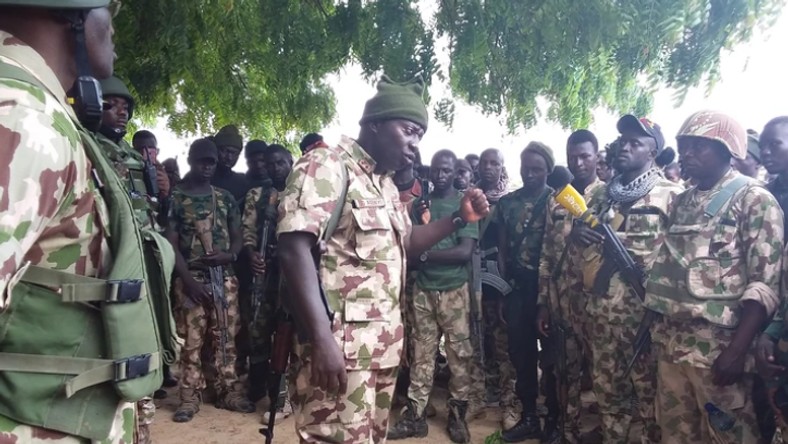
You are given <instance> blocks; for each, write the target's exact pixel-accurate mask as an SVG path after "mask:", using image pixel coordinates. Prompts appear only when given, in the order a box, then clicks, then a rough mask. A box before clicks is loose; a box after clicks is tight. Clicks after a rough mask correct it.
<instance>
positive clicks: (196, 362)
mask: <svg viewBox="0 0 788 444" xmlns="http://www.w3.org/2000/svg"><path fill="white" fill-rule="evenodd" d="M217 158H218V155H217V151H216V146H215V145H214V144H213V142H211V141H209V140H206V139H198V140H196V141H195V142H194V143H192V145H191V147H189V166H190V167H191V171H189V174H188V175H187V177H186V178H185V179H184V180H183V181H182V182H181V183H180V184H178V185H177V186H176V187H175V188H174V189H173V191H172V196H171V198H170V214H169V221H170V225H169V227H167V239H169V241H170V243H172V246H173V248H175V258H176V263H175V271H176V276H177V277H176V279H175V285H174V289H175V304H176V307H177V314H178V317H177V319H178V329H179V334H180V336H181V337H182V338H184V339H185V341H186V343H185V345H184V346H183V351H182V353H181V365H180V368H181V377H180V397H181V404H180V406H179V407H178V410H177V411H176V412H175V416H174V418H173V419H174V421H175V422H188V421H191V420H192V418H193V417H194V414H195V413H197V412H198V411H199V410H200V404H201V402H202V401H201V391H202V390H203V389H205V387H206V382H205V377H204V375H203V370H202V363H201V356H200V352H201V350H202V347H203V344H205V341H208V342H209V343H210V344H211V351H212V357H213V363H212V365H213V367H214V368H215V370H216V372H217V379H216V383H217V385H218V387H216V392H217V401H216V406H217V407H219V408H224V409H227V410H232V411H237V412H243V413H250V412H253V411H254V410H255V406H254V404H252V403H251V402H249V400H248V399H246V396H245V395H244V394H243V393H242V389H241V383H240V381H239V380H238V376H237V374H236V371H235V355H236V352H235V343H234V340H235V335H236V334H237V333H238V322H239V315H238V279H236V277H235V274H234V273H233V268H232V264H233V262H235V261H236V259H237V257H238V253H239V252H240V251H241V220H240V214H239V212H238V207H237V206H236V205H235V199H233V197H232V196H231V195H230V193H229V192H228V191H226V190H223V189H220V188H215V187H213V186H211V185H210V180H211V177H212V176H213V172H214V170H215V168H216V162H217ZM206 238H207V239H206ZM212 267H219V268H221V269H222V273H220V275H219V276H218V279H221V280H222V281H223V282H214V276H213V273H209V272H210V268H212ZM222 292H223V299H224V301H221V302H220V301H218V300H217V298H222V295H220V294H217V293H222ZM222 305H223V307H222ZM222 318H224V319H222ZM222 324H224V325H222Z"/></svg>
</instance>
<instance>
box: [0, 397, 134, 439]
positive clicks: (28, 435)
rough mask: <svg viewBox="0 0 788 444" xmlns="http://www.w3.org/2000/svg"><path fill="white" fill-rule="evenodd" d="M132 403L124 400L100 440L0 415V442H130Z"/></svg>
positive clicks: (132, 435)
mask: <svg viewBox="0 0 788 444" xmlns="http://www.w3.org/2000/svg"><path fill="white" fill-rule="evenodd" d="M134 408H135V405H134V403H131V402H125V403H123V404H122V405H121V406H120V407H119V408H118V409H117V410H116V412H115V419H114V422H113V424H112V429H111V430H110V436H109V437H107V439H104V440H101V441H91V440H89V439H86V438H81V437H79V436H71V435H66V434H64V433H60V432H56V431H54V430H49V429H44V428H41V427H34V426H29V425H27V424H20V423H18V422H16V421H14V420H13V419H11V418H7V417H5V416H2V415H0V443H2V444H6V443H8V444H28V443H46V444H131V443H135V444H136V443H137V441H135V440H134V437H135V435H136V431H135V428H136V423H135V418H136V416H135V414H134Z"/></svg>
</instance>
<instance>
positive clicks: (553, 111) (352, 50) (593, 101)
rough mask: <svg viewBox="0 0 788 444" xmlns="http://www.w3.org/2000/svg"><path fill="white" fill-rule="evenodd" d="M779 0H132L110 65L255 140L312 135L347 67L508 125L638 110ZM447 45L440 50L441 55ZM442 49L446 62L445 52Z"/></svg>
mask: <svg viewBox="0 0 788 444" xmlns="http://www.w3.org/2000/svg"><path fill="white" fill-rule="evenodd" d="M782 6H783V0H614V1H610V0H583V1H575V0H550V1H546V0H421V1H413V0H374V1H373V0H363V1H362V0H171V1H167V2H161V1H158V0H127V1H124V6H123V9H122V10H121V13H120V15H119V16H118V18H117V19H116V34H115V38H116V45H117V52H118V54H119V56H120V58H119V60H118V63H117V65H116V71H117V73H118V75H119V76H121V77H122V78H124V79H126V80H127V81H128V83H129V84H130V88H131V89H132V91H133V93H134V94H135V95H136V97H137V98H138V103H139V106H138V109H139V111H140V115H141V116H143V118H148V119H150V118H153V117H156V116H167V117H168V118H169V121H168V124H169V126H170V128H171V129H172V130H173V131H175V132H176V133H180V134H183V133H189V132H197V133H205V132H210V131H213V130H215V129H216V128H217V127H219V126H222V125H224V124H227V123H236V124H238V125H239V126H240V127H242V128H244V129H245V131H246V132H247V133H248V134H250V135H252V136H254V137H263V138H269V139H270V138H281V137H284V136H285V135H286V134H287V133H288V132H290V131H293V130H300V131H314V130H319V129H320V128H322V127H323V126H325V125H326V124H328V123H329V122H330V121H331V119H332V117H333V116H334V114H335V102H336V97H335V94H334V92H333V90H332V89H331V87H330V85H328V83H327V81H326V79H327V78H328V76H329V75H330V74H332V73H336V72H338V71H339V70H340V69H341V68H342V67H343V66H346V65H347V64H348V63H357V64H358V65H359V66H361V68H362V71H363V73H364V76H365V77H366V79H367V80H368V81H370V82H371V81H374V80H375V79H376V78H377V76H378V75H379V74H380V73H382V72H386V73H387V74H389V75H390V76H391V77H392V78H395V79H396V78H399V79H401V80H406V79H408V78H411V77H413V76H414V75H416V74H419V73H420V74H422V75H423V76H424V77H425V80H426V81H427V82H428V84H432V85H435V84H436V83H443V84H447V85H448V87H449V91H450V95H449V96H447V97H442V98H441V99H440V100H435V99H434V98H433V99H431V100H430V105H431V106H432V107H433V108H434V110H435V115H436V116H437V117H438V120H440V121H442V122H443V123H445V124H449V125H450V124H451V122H452V117H453V110H454V101H455V100H461V101H464V102H466V103H469V104H471V105H473V106H476V107H478V108H479V109H481V110H482V111H483V112H484V113H486V114H492V115H497V116H500V117H501V119H502V120H503V121H504V122H505V123H506V125H507V126H508V128H509V129H510V130H516V129H517V128H520V127H526V128H527V127H529V126H531V125H533V124H535V123H536V121H537V119H538V118H539V117H540V114H539V113H540V110H539V108H538V107H537V98H538V97H543V98H545V99H547V101H548V103H549V106H548V108H547V109H546V110H544V112H545V113H546V114H545V115H544V117H546V118H547V119H549V120H551V121H555V122H558V123H560V124H561V125H563V126H565V127H582V126H585V125H587V124H588V123H590V120H591V112H592V110H593V109H595V108H597V107H599V106H604V107H606V108H609V109H610V110H613V111H616V112H637V113H645V112H647V111H648V110H649V108H650V106H651V98H652V96H653V94H654V92H655V91H656V89H657V88H658V87H659V86H667V87H671V88H675V89H676V90H678V91H679V95H680V97H679V99H680V98H681V95H682V94H683V93H685V92H686V91H687V89H688V88H690V87H693V86H697V85H699V84H702V83H704V82H705V84H706V85H707V86H708V87H712V86H713V85H714V83H715V82H716V81H717V80H718V79H719V65H720V54H721V52H722V51H723V50H726V49H731V48H733V47H734V46H735V45H737V44H740V43H742V42H745V41H747V40H748V39H749V38H750V37H751V35H752V32H753V30H755V29H758V28H761V27H765V26H769V25H771V24H773V23H774V21H775V20H776V18H777V16H778V14H779V11H780V9H781V7H782ZM441 51H446V52H447V54H441ZM439 59H441V60H443V59H445V60H447V62H446V63H439Z"/></svg>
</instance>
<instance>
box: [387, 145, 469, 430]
mask: <svg viewBox="0 0 788 444" xmlns="http://www.w3.org/2000/svg"><path fill="white" fill-rule="evenodd" d="M456 160H457V156H456V155H455V154H454V153H452V152H451V151H448V150H441V151H438V152H437V153H435V155H434V156H433V158H432V164H431V166H430V175H431V179H432V183H433V184H434V186H435V189H434V191H433V192H432V194H431V195H430V202H429V211H430V216H431V217H434V218H441V217H445V216H448V215H451V214H452V213H453V212H454V211H456V210H458V209H459V206H460V199H461V198H462V194H460V193H459V192H458V191H457V190H455V189H454V186H453V184H454V163H455V162H456ZM413 218H414V221H415V220H416V219H417V217H416V215H415V213H414V215H413ZM478 236H479V227H478V224H476V223H474V224H469V225H468V226H466V227H464V228H462V229H460V230H459V231H457V232H456V233H454V234H452V235H451V236H449V237H447V238H445V239H443V240H442V241H440V242H438V244H437V245H435V247H433V248H432V249H431V250H429V251H425V252H424V253H423V254H422V255H421V256H420V257H419V262H418V270H417V271H416V282H415V285H414V287H413V290H412V293H411V294H410V295H408V297H407V306H406V310H408V311H409V316H408V317H407V319H408V322H410V323H411V328H412V329H413V330H412V335H411V337H410V347H411V350H412V354H413V359H412V360H411V362H410V365H411V367H410V368H411V371H410V388H409V390H408V406H407V409H408V412H407V414H405V415H403V417H402V418H401V419H400V421H399V422H398V423H397V424H395V425H394V426H393V427H391V429H389V433H388V437H389V439H391V440H394V439H404V438H408V437H413V436H417V437H423V436H426V435H427V432H428V428H427V421H426V418H425V416H426V415H425V413H424V412H425V410H426V407H427V402H428V401H429V398H430V393H431V392H432V382H433V377H434V375H435V354H436V353H437V352H438V343H439V339H440V337H441V335H443V336H444V337H445V340H446V359H447V361H448V364H449V370H450V372H451V379H450V380H449V400H448V406H449V422H448V426H447V430H448V432H449V436H450V438H451V441H452V442H456V443H467V442H469V441H470V432H469V431H468V425H467V424H466V421H465V415H466V413H467V410H468V400H469V394H470V387H471V377H470V374H469V373H468V372H469V370H470V368H471V364H472V359H473V347H472V345H471V337H470V306H469V304H470V294H469V287H468V277H469V276H468V262H469V261H470V259H471V254H472V253H473V250H474V248H475V247H476V238H478Z"/></svg>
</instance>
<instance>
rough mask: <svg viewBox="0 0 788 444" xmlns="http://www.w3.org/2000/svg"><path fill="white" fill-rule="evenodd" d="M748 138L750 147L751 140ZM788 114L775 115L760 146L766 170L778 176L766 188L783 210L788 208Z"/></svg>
mask: <svg viewBox="0 0 788 444" xmlns="http://www.w3.org/2000/svg"><path fill="white" fill-rule="evenodd" d="M750 140H751V139H748V145H747V147H748V149H749V142H750ZM786 147H788V116H781V117H775V118H774V119H772V120H770V121H769V122H768V123H767V124H766V126H764V127H763V131H762V133H761V137H760V140H759V148H760V150H761V156H762V158H763V166H764V167H765V168H766V172H768V173H769V174H770V175H773V176H776V177H775V178H774V179H773V180H772V181H770V182H769V184H768V185H767V186H766V188H767V189H768V190H769V191H770V192H771V193H772V194H773V195H774V197H775V198H776V199H777V202H779V203H780V207H781V208H783V212H785V211H786V210H788V155H786Z"/></svg>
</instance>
